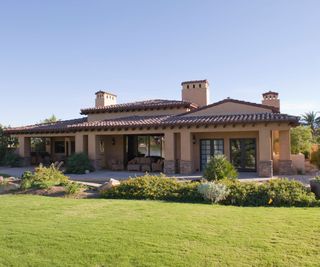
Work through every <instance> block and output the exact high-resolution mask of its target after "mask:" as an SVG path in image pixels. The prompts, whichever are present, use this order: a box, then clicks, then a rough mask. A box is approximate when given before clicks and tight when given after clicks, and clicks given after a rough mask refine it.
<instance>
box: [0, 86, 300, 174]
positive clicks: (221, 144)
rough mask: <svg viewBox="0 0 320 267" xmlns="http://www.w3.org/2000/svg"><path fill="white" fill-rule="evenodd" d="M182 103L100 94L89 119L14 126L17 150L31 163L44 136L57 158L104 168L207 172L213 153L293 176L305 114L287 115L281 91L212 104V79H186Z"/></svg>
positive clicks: (244, 166)
mask: <svg viewBox="0 0 320 267" xmlns="http://www.w3.org/2000/svg"><path fill="white" fill-rule="evenodd" d="M181 85H182V99H181V100H162V99H155V100H146V101H138V102H132V103H123V104H117V102H116V101H117V96H116V95H114V94H111V93H107V92H104V91H98V92H96V99H95V107H91V108H85V109H81V112H80V114H81V115H83V117H82V118H79V119H73V120H65V121H58V122H54V123H44V124H36V125H30V126H24V127H14V128H9V129H7V130H6V133H7V134H10V135H12V136H16V137H17V138H18V139H19V148H18V152H19V155H20V156H21V157H23V158H24V159H25V162H26V163H30V156H31V152H32V151H31V138H43V140H45V150H46V152H47V153H48V155H50V157H51V159H52V160H54V161H55V160H63V159H65V158H66V157H68V156H70V155H71V154H73V153H80V152H84V153H87V154H88V156H89V158H90V160H91V161H92V163H93V165H94V166H95V168H97V169H102V168H105V169H113V170H136V171H137V170H141V171H163V172H164V173H167V174H174V173H181V174H191V173H194V172H201V171H202V170H203V169H204V168H205V167H206V164H207V162H208V160H209V159H210V157H211V156H213V155H218V154H224V155H226V157H227V158H228V159H229V160H230V161H231V162H232V164H233V165H234V166H235V167H236V168H237V169H238V170H239V171H253V172H257V173H258V174H259V175H260V176H262V177H270V176H272V175H273V173H274V171H276V172H278V173H279V174H290V173H291V172H292V161H291V155H290V128H291V127H294V126H296V125H298V123H299V117H296V116H291V115H287V114H283V113H280V100H279V98H278V93H276V92H271V91H269V92H266V93H264V94H263V95H262V103H261V104H257V103H251V102H247V101H242V100H236V99H231V98H227V99H224V100H222V101H219V102H215V103H211V104H210V103H209V83H208V81H207V80H198V81H186V82H182V83H181Z"/></svg>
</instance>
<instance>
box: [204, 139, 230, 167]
mask: <svg viewBox="0 0 320 267" xmlns="http://www.w3.org/2000/svg"><path fill="white" fill-rule="evenodd" d="M223 154H224V141H223V139H203V140H200V169H201V170H202V171H203V170H204V169H205V167H206V166H207V163H208V162H209V161H210V159H211V157H212V156H215V155H223Z"/></svg>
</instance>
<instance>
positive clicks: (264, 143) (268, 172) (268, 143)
mask: <svg viewBox="0 0 320 267" xmlns="http://www.w3.org/2000/svg"><path fill="white" fill-rule="evenodd" d="M258 174H259V176H261V177H272V176H273V162H272V138H271V130H270V129H268V128H262V129H260V130H259V164H258Z"/></svg>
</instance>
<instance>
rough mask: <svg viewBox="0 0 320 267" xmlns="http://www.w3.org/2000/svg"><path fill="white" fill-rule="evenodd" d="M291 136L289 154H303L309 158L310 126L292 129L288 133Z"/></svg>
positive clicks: (311, 140)
mask: <svg viewBox="0 0 320 267" xmlns="http://www.w3.org/2000/svg"><path fill="white" fill-rule="evenodd" d="M290 135H291V153H292V154H298V153H303V154H305V156H306V158H308V157H307V156H309V155H308V154H309V152H310V150H311V146H312V143H313V137H312V130H311V128H310V126H298V127H295V128H292V129H291V131H290Z"/></svg>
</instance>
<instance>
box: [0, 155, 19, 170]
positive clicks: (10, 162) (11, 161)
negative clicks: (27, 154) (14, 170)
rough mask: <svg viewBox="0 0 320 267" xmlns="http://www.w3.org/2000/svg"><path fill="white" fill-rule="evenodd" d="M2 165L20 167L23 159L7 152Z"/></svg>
mask: <svg viewBox="0 0 320 267" xmlns="http://www.w3.org/2000/svg"><path fill="white" fill-rule="evenodd" d="M2 165H5V166H10V167H19V166H20V165H21V157H20V156H19V155H18V154H15V153H13V152H7V153H6V154H5V155H4V157H3V159H2Z"/></svg>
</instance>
